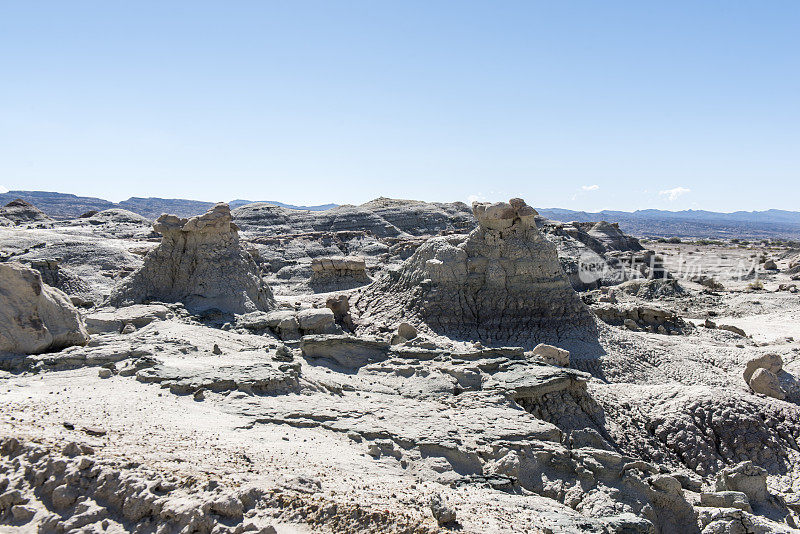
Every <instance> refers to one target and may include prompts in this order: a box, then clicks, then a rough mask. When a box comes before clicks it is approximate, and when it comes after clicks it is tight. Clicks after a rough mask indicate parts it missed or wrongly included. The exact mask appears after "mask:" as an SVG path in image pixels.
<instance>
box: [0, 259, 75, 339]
mask: <svg viewBox="0 0 800 534" xmlns="http://www.w3.org/2000/svg"><path fill="white" fill-rule="evenodd" d="M0 288H2V290H0V352H15V353H23V354H35V353H39V352H44V351H52V350H60V349H63V348H65V347H69V346H72V345H85V344H86V343H87V342H88V341H89V334H88V332H87V331H86V327H85V326H84V323H83V319H82V318H81V316H80V314H79V313H78V310H77V309H75V306H73V305H72V302H71V301H70V300H69V297H67V295H65V294H64V293H63V292H62V291H60V290H58V289H55V288H52V287H50V286H48V285H46V284H44V283H43V282H42V277H41V275H40V274H39V273H38V272H37V271H35V270H33V269H31V268H29V267H25V266H24V265H22V264H20V263H15V262H8V263H0Z"/></svg>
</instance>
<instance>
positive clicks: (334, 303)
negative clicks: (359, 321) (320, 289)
mask: <svg viewBox="0 0 800 534" xmlns="http://www.w3.org/2000/svg"><path fill="white" fill-rule="evenodd" d="M325 306H326V307H327V308H328V309H330V310H331V311H332V312H333V317H334V319H335V321H336V324H338V325H339V326H341V327H343V328H345V329H347V330H353V328H354V327H355V325H354V324H353V317H352V316H351V315H350V299H349V298H348V296H347V295H336V296H335V297H328V299H327V300H326V301H325Z"/></svg>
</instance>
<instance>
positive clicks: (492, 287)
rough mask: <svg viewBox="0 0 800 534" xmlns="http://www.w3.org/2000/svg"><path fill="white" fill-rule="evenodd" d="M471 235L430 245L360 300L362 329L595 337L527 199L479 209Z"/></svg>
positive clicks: (518, 339) (531, 339) (513, 337)
mask: <svg viewBox="0 0 800 534" xmlns="http://www.w3.org/2000/svg"><path fill="white" fill-rule="evenodd" d="M473 213H474V216H475V218H476V219H477V221H478V223H479V226H478V228H477V229H475V230H473V231H472V232H471V233H470V234H469V235H468V236H463V235H453V236H441V237H436V238H433V239H430V240H429V241H427V242H426V243H425V244H424V245H422V246H420V247H419V248H418V249H417V251H416V252H415V253H414V254H413V255H412V256H411V258H409V259H408V260H407V261H406V262H405V263H404V264H403V266H402V267H401V268H400V269H398V270H396V271H394V272H390V273H389V275H388V276H386V277H384V278H382V279H381V280H379V281H378V282H376V283H375V284H373V285H371V286H370V287H369V288H368V289H367V290H366V291H365V292H364V294H363V295H361V296H360V298H359V299H358V306H359V307H360V308H361V309H362V310H363V314H362V320H361V323H362V324H365V325H366V324H370V325H371V324H375V323H379V322H381V321H380V319H382V320H383V321H384V322H386V321H388V322H394V323H395V324H396V323H398V322H401V320H407V321H408V322H410V323H412V324H422V325H424V326H425V327H427V328H428V329H430V330H431V331H433V332H435V333H437V334H442V335H446V336H448V337H451V338H453V339H463V340H480V341H482V342H487V343H493V344H495V343H515V344H522V345H530V344H536V343H538V342H542V341H550V342H553V341H558V340H559V339H565V338H568V337H571V338H575V337H577V338H580V337H585V336H586V335H588V336H592V335H593V332H594V328H595V323H594V320H593V318H592V316H591V314H590V313H589V311H588V310H587V308H586V307H585V306H584V304H583V303H582V302H581V300H580V298H578V296H577V294H576V293H575V291H574V290H573V289H572V287H571V285H570V283H569V281H568V280H567V278H566V277H565V275H564V273H563V271H562V269H561V266H560V265H559V262H558V256H557V254H556V249H555V246H554V245H553V244H551V243H550V242H549V241H547V240H546V239H545V238H544V237H543V236H542V235H541V234H540V233H539V231H538V229H537V227H536V223H535V220H534V219H535V217H536V215H537V214H536V210H534V209H533V208H532V207H530V206H528V205H527V204H526V203H525V201H524V200H522V199H511V200H510V201H509V202H508V203H506V202H498V203H495V204H489V203H474V204H473Z"/></svg>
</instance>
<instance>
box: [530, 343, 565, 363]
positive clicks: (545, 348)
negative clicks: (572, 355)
mask: <svg viewBox="0 0 800 534" xmlns="http://www.w3.org/2000/svg"><path fill="white" fill-rule="evenodd" d="M525 356H527V357H529V358H535V359H537V360H539V361H541V362H544V363H546V364H549V365H558V366H559V367H569V351H568V350H564V349H560V348H558V347H554V346H553V345H545V344H544V343H539V344H538V345H536V347H534V349H533V350H532V351H530V352H527V353H525Z"/></svg>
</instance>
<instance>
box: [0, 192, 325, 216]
mask: <svg viewBox="0 0 800 534" xmlns="http://www.w3.org/2000/svg"><path fill="white" fill-rule="evenodd" d="M18 198H21V199H22V200H25V201H27V202H30V203H31V204H33V205H34V206H36V207H37V208H39V209H40V210H42V211H43V212H45V213H46V214H47V215H49V216H50V217H53V218H54V219H72V218H75V217H79V216H81V215H82V214H84V213H86V212H87V211H91V210H98V211H102V210H108V209H111V208H122V209H126V210H128V211H132V212H134V213H138V214H139V215H142V216H144V217H147V218H148V219H156V218H158V217H159V216H160V215H161V214H162V213H172V214H174V215H178V216H180V217H191V216H192V215H198V214H201V213H204V212H206V211H207V210H208V209H209V208H211V207H212V206H213V205H214V203H213V202H203V201H201V200H185V199H182V198H152V197H151V198H141V197H131V198H129V199H128V200H123V201H122V202H110V201H108V200H104V199H102V198H95V197H79V196H76V195H70V194H68V193H54V192H51V191H9V192H8V193H0V206H5V205H6V204H8V203H9V202H11V201H12V200H16V199H18ZM253 202H256V201H254V200H241V199H239V200H232V201H231V202H229V204H230V206H231V208H237V207H239V206H244V205H245V204H252V203H253ZM258 202H266V203H268V204H274V205H276V206H282V207H284V208H289V209H294V210H310V211H323V210H327V209H330V208H333V207H336V204H325V205H322V206H294V205H292V204H284V203H283V202H276V201H271V200H264V201H258Z"/></svg>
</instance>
